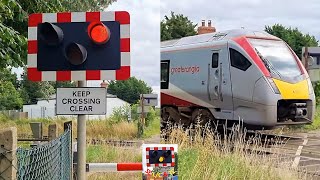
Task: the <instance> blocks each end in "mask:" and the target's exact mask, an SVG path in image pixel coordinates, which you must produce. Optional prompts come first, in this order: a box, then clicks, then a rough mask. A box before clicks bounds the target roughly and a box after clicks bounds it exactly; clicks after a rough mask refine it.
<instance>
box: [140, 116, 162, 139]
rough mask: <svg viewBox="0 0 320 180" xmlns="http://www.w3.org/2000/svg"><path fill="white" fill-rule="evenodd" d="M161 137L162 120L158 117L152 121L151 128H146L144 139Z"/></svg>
mask: <svg viewBox="0 0 320 180" xmlns="http://www.w3.org/2000/svg"><path fill="white" fill-rule="evenodd" d="M157 134H159V135H160V118H159V117H156V118H155V120H153V121H151V123H150V125H149V127H146V128H145V130H144V133H143V136H142V137H143V138H150V137H152V136H153V135H157Z"/></svg>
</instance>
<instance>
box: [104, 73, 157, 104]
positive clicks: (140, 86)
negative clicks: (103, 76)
mask: <svg viewBox="0 0 320 180" xmlns="http://www.w3.org/2000/svg"><path fill="white" fill-rule="evenodd" d="M151 92H152V88H151V87H149V86H148V85H147V84H146V83H145V82H144V81H142V80H138V79H137V78H135V77H130V78H129V79H128V80H126V81H111V82H110V84H109V86H108V93H110V94H113V95H117V96H118V97H119V98H120V99H123V100H124V101H127V102H128V103H130V104H135V103H137V102H138V101H139V99H140V94H148V93H151Z"/></svg>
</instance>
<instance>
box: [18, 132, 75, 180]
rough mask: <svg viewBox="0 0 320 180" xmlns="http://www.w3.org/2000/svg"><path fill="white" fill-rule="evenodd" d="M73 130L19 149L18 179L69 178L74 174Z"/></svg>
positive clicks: (61, 179)
mask: <svg viewBox="0 0 320 180" xmlns="http://www.w3.org/2000/svg"><path fill="white" fill-rule="evenodd" d="M71 144H72V142H71V130H70V128H68V129H67V130H66V131H65V132H64V133H63V134H62V135H61V136H60V137H58V138H57V139H54V140H52V141H50V142H48V143H45V144H40V145H38V146H36V147H33V148H32V149H24V148H18V149H17V164H18V168H17V169H18V171H17V179H18V180H35V179H37V180H48V179H49V180H68V179H71V178H72V177H71V175H72V169H71V168H72V154H71V152H72V149H71V148H72V145H71Z"/></svg>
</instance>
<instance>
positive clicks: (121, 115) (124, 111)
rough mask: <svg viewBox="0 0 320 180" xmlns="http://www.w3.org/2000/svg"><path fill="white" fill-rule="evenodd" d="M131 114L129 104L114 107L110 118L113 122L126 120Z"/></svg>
mask: <svg viewBox="0 0 320 180" xmlns="http://www.w3.org/2000/svg"><path fill="white" fill-rule="evenodd" d="M130 116H131V109H130V105H125V106H121V107H118V108H114V109H113V112H112V115H111V117H110V120H111V121H112V122H115V123H119V122H122V121H128V120H129V117H130Z"/></svg>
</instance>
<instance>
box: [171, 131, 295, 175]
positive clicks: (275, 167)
mask: <svg viewBox="0 0 320 180" xmlns="http://www.w3.org/2000/svg"><path fill="white" fill-rule="evenodd" d="M170 131H171V133H170V138H169V139H168V142H167V143H173V144H178V145H179V153H178V156H179V160H178V168H179V178H181V179H188V180H198V179H252V180H253V179H264V180H273V179H300V177H301V174H298V173H297V172H296V170H294V169H291V167H290V166H289V165H286V164H285V163H284V162H280V161H278V159H279V157H278V156H277V155H268V156H267V155H266V154H265V153H263V149H264V145H262V144H261V143H260V142H262V141H261V139H260V138H259V137H257V138H256V139H255V140H253V143H248V142H246V141H245V135H244V134H243V133H239V132H241V131H242V130H240V129H239V128H235V129H234V131H233V133H231V134H226V136H225V138H224V139H221V137H220V136H218V135H217V134H216V133H212V132H210V131H209V130H206V132H205V134H206V138H203V136H202V135H201V134H200V133H199V132H200V130H199V129H197V131H196V133H195V134H194V135H193V136H192V141H191V137H190V136H188V135H187V133H185V132H184V131H182V130H181V129H179V128H175V129H171V130H170ZM248 148H251V149H254V150H255V151H258V152H260V154H259V155H258V153H250V152H248V151H244V149H248ZM274 150H275V151H277V150H278V149H277V148H276V149H274ZM279 150H280V149H279ZM281 163H282V164H281Z"/></svg>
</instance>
